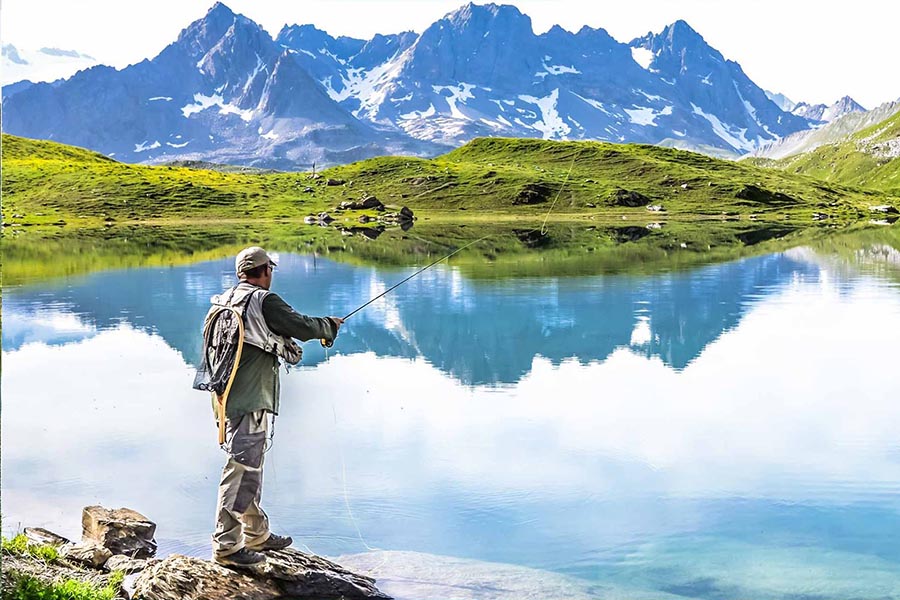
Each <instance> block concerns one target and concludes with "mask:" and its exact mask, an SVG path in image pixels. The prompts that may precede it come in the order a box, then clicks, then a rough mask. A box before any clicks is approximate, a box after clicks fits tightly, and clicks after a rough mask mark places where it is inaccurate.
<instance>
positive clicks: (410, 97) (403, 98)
mask: <svg viewBox="0 0 900 600" xmlns="http://www.w3.org/2000/svg"><path fill="white" fill-rule="evenodd" d="M412 98H413V93H412V92H410V93H408V94H407V95H405V96H403V97H402V98H391V99H390V100H391V102H408V101H410V100H412Z"/></svg>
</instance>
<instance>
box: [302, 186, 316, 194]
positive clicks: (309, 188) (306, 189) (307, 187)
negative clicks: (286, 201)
mask: <svg viewBox="0 0 900 600" xmlns="http://www.w3.org/2000/svg"><path fill="white" fill-rule="evenodd" d="M315 191H316V190H315V189H313V188H311V187H309V186H306V187H305V188H303V193H304V194H312V193H313V192H315Z"/></svg>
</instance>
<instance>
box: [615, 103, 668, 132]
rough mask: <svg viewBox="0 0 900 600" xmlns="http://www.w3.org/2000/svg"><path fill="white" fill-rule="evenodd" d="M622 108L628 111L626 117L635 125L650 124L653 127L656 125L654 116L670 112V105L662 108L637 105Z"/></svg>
mask: <svg viewBox="0 0 900 600" xmlns="http://www.w3.org/2000/svg"><path fill="white" fill-rule="evenodd" d="M624 110H625V112H626V113H628V119H629V120H630V121H631V122H632V123H634V124H635V125H644V126H647V125H652V126H653V127H656V117H660V116H663V115H671V114H672V107H671V106H667V107H665V108H664V109H662V110H656V109H654V108H649V107H646V106H638V107H635V108H633V109H629V108H626V109H624Z"/></svg>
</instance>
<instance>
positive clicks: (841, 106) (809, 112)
mask: <svg viewBox="0 0 900 600" xmlns="http://www.w3.org/2000/svg"><path fill="white" fill-rule="evenodd" d="M790 112H792V113H793V114H795V115H797V116H798V117H803V118H804V119H807V120H809V121H816V122H818V123H819V124H821V123H830V122H831V121H834V120H835V119H838V118H840V117H843V116H844V115H846V114H849V113H852V112H866V109H865V108H863V107H862V106H861V105H860V104H859V103H858V102H857V101H856V100H854V99H853V98H851V97H850V96H844V97H843V98H841V99H840V100H838V101H837V102H835V103H834V104H832V105H831V106H828V105H827V104H807V103H806V102H800V103H799V104H796V105H794V108H792V109H791V111H790Z"/></svg>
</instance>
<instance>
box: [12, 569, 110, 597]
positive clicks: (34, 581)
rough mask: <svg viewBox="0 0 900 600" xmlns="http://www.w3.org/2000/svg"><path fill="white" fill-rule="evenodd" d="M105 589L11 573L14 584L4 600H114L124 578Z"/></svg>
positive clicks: (76, 581) (85, 584)
mask: <svg viewBox="0 0 900 600" xmlns="http://www.w3.org/2000/svg"><path fill="white" fill-rule="evenodd" d="M119 575H120V576H119V577H118V580H117V582H115V583H114V582H113V576H110V583H109V584H107V585H106V586H105V587H102V588H101V587H97V586H95V585H92V584H90V583H88V582H85V581H79V580H77V579H67V580H65V581H61V582H47V581H43V580H42V579H38V578H37V577H33V576H31V575H27V574H25V573H10V574H9V579H8V581H9V582H10V583H11V584H12V586H11V588H9V587H8V586H7V587H5V588H4V590H3V599H4V600H113V598H116V596H117V594H118V593H119V588H120V587H121V583H122V577H121V573H119Z"/></svg>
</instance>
